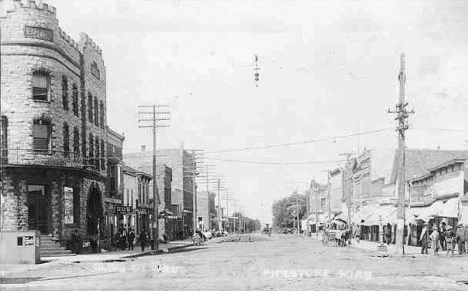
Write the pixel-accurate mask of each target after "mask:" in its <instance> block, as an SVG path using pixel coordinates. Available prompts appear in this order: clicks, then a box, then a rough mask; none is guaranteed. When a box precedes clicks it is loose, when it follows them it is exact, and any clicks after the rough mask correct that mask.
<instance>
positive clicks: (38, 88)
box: [32, 71, 50, 101]
mask: <svg viewBox="0 0 468 291" xmlns="http://www.w3.org/2000/svg"><path fill="white" fill-rule="evenodd" d="M32 91H33V92H32V93H33V99H34V100H40V101H49V91H50V76H49V74H47V73H46V72H43V71H36V72H34V73H33V75H32Z"/></svg>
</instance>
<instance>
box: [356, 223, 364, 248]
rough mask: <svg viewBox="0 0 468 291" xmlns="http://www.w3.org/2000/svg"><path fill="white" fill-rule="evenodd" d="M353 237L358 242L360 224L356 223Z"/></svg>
mask: <svg viewBox="0 0 468 291" xmlns="http://www.w3.org/2000/svg"><path fill="white" fill-rule="evenodd" d="M361 222H363V221H361ZM354 238H355V239H356V241H357V243H359V241H360V239H361V224H358V225H356V228H355V229H354Z"/></svg>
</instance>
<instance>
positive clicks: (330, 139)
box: [205, 127, 394, 159]
mask: <svg viewBox="0 0 468 291" xmlns="http://www.w3.org/2000/svg"><path fill="white" fill-rule="evenodd" d="M387 130H394V128H393V127H387V128H383V129H378V130H371V131H365V132H360V133H352V134H347V135H339V136H338V135H337V136H333V137H325V138H319V139H308V140H304V141H298V142H290V143H282V144H271V145H264V146H256V147H245V148H238V149H225V150H217V151H206V152H205V154H216V153H227V152H240V151H248V150H256V149H269V148H279V147H288V146H293V145H300V144H308V143H316V142H324V141H335V140H337V139H344V138H349V137H354V136H360V135H367V134H373V133H378V132H383V131H387ZM205 158H206V157H205ZM206 159H207V158H206Z"/></svg>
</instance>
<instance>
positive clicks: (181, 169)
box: [124, 147, 195, 237]
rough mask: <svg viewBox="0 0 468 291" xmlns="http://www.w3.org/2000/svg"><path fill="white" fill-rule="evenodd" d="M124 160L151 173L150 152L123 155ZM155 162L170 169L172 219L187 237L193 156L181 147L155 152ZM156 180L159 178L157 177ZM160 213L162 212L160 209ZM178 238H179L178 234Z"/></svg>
mask: <svg viewBox="0 0 468 291" xmlns="http://www.w3.org/2000/svg"><path fill="white" fill-rule="evenodd" d="M124 160H125V162H126V163H127V164H128V165H130V166H132V167H134V168H136V169H140V170H142V171H145V172H151V171H152V167H153V152H152V151H146V150H143V148H142V151H141V152H138V153H128V154H124ZM157 162H158V165H163V164H165V165H167V167H169V168H171V169H172V183H171V205H175V206H176V207H173V208H172V212H173V215H172V217H173V219H174V220H179V221H180V222H181V224H182V229H181V231H182V236H187V235H188V234H189V233H190V231H191V230H192V229H193V188H194V187H193V186H194V183H195V181H194V179H193V177H192V169H193V168H194V167H195V164H194V159H193V155H192V154H191V153H190V152H188V151H186V150H184V149H183V148H182V147H181V148H178V149H165V150H159V151H157ZM158 179H160V178H159V177H158ZM157 182H158V181H157ZM158 185H159V184H158ZM158 187H159V186H158ZM160 211H162V209H161V208H160ZM178 236H179V237H180V236H181V235H180V233H179V234H178Z"/></svg>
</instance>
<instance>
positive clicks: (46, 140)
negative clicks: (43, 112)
mask: <svg viewBox="0 0 468 291" xmlns="http://www.w3.org/2000/svg"><path fill="white" fill-rule="evenodd" d="M51 127H52V126H51V122H50V121H49V120H46V119H42V118H40V119H36V120H34V123H33V148H34V152H36V153H42V154H50V147H51V146H50V135H51V131H52V130H51Z"/></svg>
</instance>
